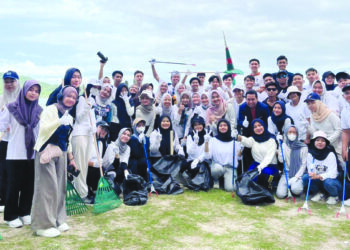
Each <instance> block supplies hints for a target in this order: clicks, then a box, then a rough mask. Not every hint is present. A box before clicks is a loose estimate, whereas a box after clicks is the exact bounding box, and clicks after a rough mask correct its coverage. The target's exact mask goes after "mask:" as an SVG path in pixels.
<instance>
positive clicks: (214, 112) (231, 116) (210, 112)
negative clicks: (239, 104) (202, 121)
mask: <svg viewBox="0 0 350 250" xmlns="http://www.w3.org/2000/svg"><path fill="white" fill-rule="evenodd" d="M210 98H211V106H210V107H209V108H208V109H207V120H206V124H207V126H210V127H211V129H212V130H213V131H214V135H216V133H217V132H216V124H217V122H218V121H219V120H221V119H226V120H228V121H229V122H230V127H231V128H232V129H235V128H236V114H235V111H234V108H233V105H232V102H229V103H226V101H225V100H224V99H223V98H222V96H221V95H220V92H219V91H217V90H212V91H211V93H210Z"/></svg>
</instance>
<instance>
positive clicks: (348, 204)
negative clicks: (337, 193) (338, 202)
mask: <svg viewBox="0 0 350 250" xmlns="http://www.w3.org/2000/svg"><path fill="white" fill-rule="evenodd" d="M344 205H345V206H348V207H350V199H347V200H345V201H344Z"/></svg>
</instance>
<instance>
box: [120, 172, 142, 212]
mask: <svg viewBox="0 0 350 250" xmlns="http://www.w3.org/2000/svg"><path fill="white" fill-rule="evenodd" d="M147 195H148V192H147V183H146V181H145V180H144V179H143V178H142V177H141V176H139V175H137V174H129V175H128V179H125V180H124V182H123V197H124V204H125V205H129V206H138V205H144V204H146V203H147V200H148V196H147Z"/></svg>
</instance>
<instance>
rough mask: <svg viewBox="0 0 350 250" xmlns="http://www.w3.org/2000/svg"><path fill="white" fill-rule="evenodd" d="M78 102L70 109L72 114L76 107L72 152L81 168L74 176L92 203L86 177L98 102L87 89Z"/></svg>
mask: <svg viewBox="0 0 350 250" xmlns="http://www.w3.org/2000/svg"><path fill="white" fill-rule="evenodd" d="M80 80H81V79H80ZM72 87H74V86H72ZM74 88H75V87H74ZM75 89H76V88H75ZM77 92H78V91H77ZM77 103H78V104H75V106H74V107H73V108H72V109H71V110H70V111H69V113H70V114H71V115H72V110H73V109H74V108H75V109H76V113H75V122H74V125H73V131H72V152H73V155H74V159H75V163H76V165H77V168H78V169H79V170H80V174H79V175H78V176H77V177H76V178H74V181H73V183H74V186H75V188H76V189H77V191H78V193H79V195H80V196H81V197H82V199H83V200H84V201H85V202H87V203H90V200H89V199H88V198H87V196H88V186H87V183H86V177H87V172H88V165H89V159H90V152H91V150H92V148H93V139H92V138H93V134H94V133H96V118H95V112H94V109H93V107H94V106H95V105H96V103H95V100H94V98H93V97H92V95H91V93H90V95H89V96H88V95H87V93H86V91H85V93H84V94H83V95H81V96H79V98H78V101H77ZM72 116H73V115H72ZM73 118H74V116H73Z"/></svg>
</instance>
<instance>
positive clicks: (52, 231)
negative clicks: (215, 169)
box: [36, 227, 61, 238]
mask: <svg viewBox="0 0 350 250" xmlns="http://www.w3.org/2000/svg"><path fill="white" fill-rule="evenodd" d="M36 234H37V235H39V236H43V237H48V238H53V237H57V236H59V235H60V234H61V233H60V231H58V230H57V228H54V227H51V228H48V229H41V230H38V231H36Z"/></svg>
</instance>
